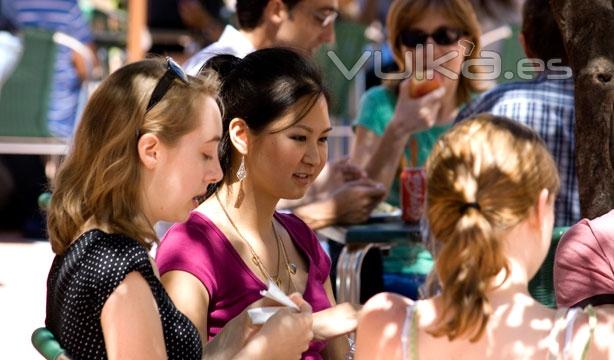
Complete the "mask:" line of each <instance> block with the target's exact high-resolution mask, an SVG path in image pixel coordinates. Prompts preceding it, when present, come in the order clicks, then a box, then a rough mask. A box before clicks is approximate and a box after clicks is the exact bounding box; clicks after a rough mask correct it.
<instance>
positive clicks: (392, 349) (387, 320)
mask: <svg viewBox="0 0 614 360" xmlns="http://www.w3.org/2000/svg"><path fill="white" fill-rule="evenodd" d="M410 304H411V300H409V299H407V298H404V297H402V296H399V295H395V294H389V293H380V294H378V295H375V296H374V297H372V298H371V299H370V300H369V301H367V303H366V304H365V306H364V307H363V309H362V310H361V312H360V315H359V318H358V329H357V332H356V354H355V357H354V358H355V359H356V360H362V359H367V360H378V359H381V360H387V359H402V356H403V351H402V349H401V331H402V329H403V321H404V320H405V309H406V308H407V305H410ZM384 330H385V331H384Z"/></svg>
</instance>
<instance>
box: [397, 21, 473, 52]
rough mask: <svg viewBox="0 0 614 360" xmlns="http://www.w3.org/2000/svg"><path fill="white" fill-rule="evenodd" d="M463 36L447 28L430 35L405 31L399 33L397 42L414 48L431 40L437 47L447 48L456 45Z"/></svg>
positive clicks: (455, 30) (461, 31)
mask: <svg viewBox="0 0 614 360" xmlns="http://www.w3.org/2000/svg"><path fill="white" fill-rule="evenodd" d="M464 35H467V32H465V31H463V30H460V29H455V28H450V27H447V26H441V27H439V28H437V29H436V30H435V31H433V32H432V33H430V34H429V33H427V32H424V31H422V30H417V29H407V30H403V31H401V34H400V35H399V41H400V43H401V44H403V45H405V46H407V47H408V48H415V47H417V46H418V45H422V46H426V42H427V41H428V39H429V38H432V39H433V41H434V42H435V44H437V45H441V46H449V45H452V44H454V43H456V42H457V41H458V40H460V38H461V37H463V36H464Z"/></svg>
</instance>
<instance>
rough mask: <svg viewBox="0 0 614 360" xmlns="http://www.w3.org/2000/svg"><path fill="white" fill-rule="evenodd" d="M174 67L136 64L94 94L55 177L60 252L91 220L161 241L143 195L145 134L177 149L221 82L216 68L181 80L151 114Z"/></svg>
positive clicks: (53, 208)
mask: <svg viewBox="0 0 614 360" xmlns="http://www.w3.org/2000/svg"><path fill="white" fill-rule="evenodd" d="M165 71H166V62H165V61H163V60H162V59H149V60H143V61H139V62H136V63H132V64H129V65H127V66H124V67H122V68H121V69H119V70H117V71H116V72H114V73H113V74H111V75H110V76H109V77H108V78H107V79H105V80H104V81H103V82H102V83H101V84H100V86H99V87H98V89H97V90H96V91H95V92H94V93H93V94H92V96H91V98H90V100H89V101H88V103H87V106H86V107H85V110H84V112H83V116H82V119H81V122H80V124H79V126H78V128H77V131H76V134H75V138H74V144H73V146H72V150H71V152H70V154H69V155H68V156H67V158H66V160H65V161H64V163H63V164H62V166H61V168H60V170H59V171H58V174H57V176H56V178H55V186H54V188H53V196H52V199H51V203H50V206H49V211H48V225H47V228H48V234H49V238H50V242H51V246H52V249H53V251H54V252H55V253H56V254H62V253H63V252H64V251H65V250H66V248H67V247H68V246H70V244H71V243H72V242H73V241H74V240H75V239H76V238H77V237H78V236H79V235H80V233H79V232H80V231H82V227H83V225H84V224H85V223H86V221H88V220H89V219H91V220H93V221H94V222H95V223H96V224H104V225H105V226H106V227H107V228H108V230H109V231H111V232H113V233H121V234H124V235H127V236H130V237H132V238H134V239H135V240H137V241H139V242H140V243H141V244H142V245H143V246H145V247H146V248H148V249H149V248H150V247H151V244H152V242H157V238H156V235H155V232H154V230H153V227H152V224H150V223H149V221H148V220H147V219H146V218H145V216H144V215H143V213H142V204H141V200H140V190H139V185H140V165H141V163H140V159H139V155H138V151H137V142H138V137H139V134H145V133H152V134H155V135H156V136H158V137H159V138H160V140H161V141H162V142H163V143H165V144H167V145H169V146H173V145H174V144H175V143H176V142H177V141H178V140H179V138H180V137H181V136H183V135H185V134H187V133H189V132H190V131H191V130H193V129H195V128H196V127H197V125H198V116H197V115H198V114H199V113H200V111H201V110H200V109H201V106H202V104H203V101H204V98H205V96H211V97H213V98H214V99H216V100H217V99H218V86H219V85H218V80H217V77H216V76H215V74H213V73H211V72H209V73H205V74H203V75H202V76H200V77H198V78H193V77H190V78H189V85H187V84H185V83H183V82H181V81H179V80H174V81H173V83H172V85H171V86H170V88H169V89H168V91H167V93H166V94H165V95H164V96H163V97H162V99H161V100H160V102H159V103H158V104H156V105H155V106H154V107H153V108H152V109H151V110H150V111H149V112H146V111H145V109H146V106H147V103H148V102H149V99H150V96H151V93H152V92H153V89H154V87H155V86H156V84H157V83H158V81H159V80H160V78H162V76H163V74H164V73H165Z"/></svg>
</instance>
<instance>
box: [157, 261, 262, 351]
mask: <svg viewBox="0 0 614 360" xmlns="http://www.w3.org/2000/svg"><path fill="white" fill-rule="evenodd" d="M162 284H163V285H164V288H165V289H166V292H167V293H168V295H169V296H170V298H171V299H172V300H173V303H174V304H175V306H176V307H177V309H179V311H181V312H182V313H183V314H184V315H185V316H187V317H188V319H190V321H192V323H193V324H194V325H195V326H196V328H197V329H198V332H199V333H200V338H201V340H202V342H203V357H206V358H207V359H230V358H232V357H233V356H234V355H236V354H237V353H238V352H239V351H240V350H241V349H242V347H243V346H244V345H245V342H246V341H247V339H248V337H249V336H250V335H251V334H252V333H253V331H254V329H252V328H251V327H250V325H251V324H250V323H249V319H248V317H247V316H246V312H245V311H244V312H242V313H241V314H240V315H238V316H237V317H235V318H234V319H232V320H231V321H229V322H228V323H227V324H226V325H225V326H224V328H223V329H222V331H221V332H220V333H219V334H218V335H217V336H215V337H214V338H213V339H212V340H211V341H208V335H207V333H208V332H207V312H208V309H209V292H208V291H207V288H206V287H205V286H204V285H203V283H202V282H201V281H200V280H198V278H196V277H195V276H194V275H192V274H190V273H188V272H186V271H179V270H174V271H169V272H167V273H165V274H164V275H163V276H162Z"/></svg>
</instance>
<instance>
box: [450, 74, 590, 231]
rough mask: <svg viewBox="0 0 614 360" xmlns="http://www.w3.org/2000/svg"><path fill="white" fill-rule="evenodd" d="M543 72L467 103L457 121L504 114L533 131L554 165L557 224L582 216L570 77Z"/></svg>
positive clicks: (502, 85) (575, 220)
mask: <svg viewBox="0 0 614 360" xmlns="http://www.w3.org/2000/svg"><path fill="white" fill-rule="evenodd" d="M547 75H548V73H542V74H541V75H540V76H538V77H537V78H535V79H533V80H530V81H523V82H511V83H506V84H501V85H498V86H496V87H495V88H493V89H491V90H490V91H488V92H486V93H484V94H482V95H481V96H479V97H478V98H476V99H475V100H474V101H472V102H471V103H469V104H468V105H467V106H466V107H465V108H464V109H463V110H461V112H460V113H459V114H458V116H457V117H456V119H455V122H458V121H460V120H462V119H465V118H467V117H471V116H474V115H477V114H479V113H481V112H487V113H491V114H493V115H497V116H505V117H508V118H510V119H513V120H516V121H519V122H521V123H523V124H525V125H527V126H529V127H530V128H532V129H533V130H535V131H536V132H537V133H538V134H539V135H540V136H541V138H542V139H543V140H544V142H545V143H546V145H547V146H548V149H549V150H550V153H551V154H552V156H553V157H554V160H555V162H556V164H557V167H558V170H559V175H560V178H561V191H560V193H559V196H558V198H557V199H556V203H555V215H556V220H555V224H556V226H568V225H572V224H575V223H576V222H578V221H579V220H580V219H581V216H580V198H579V196H578V179H577V176H576V158H575V153H576V151H575V134H574V124H575V109H574V106H575V101H574V83H573V79H571V78H569V79H556V80H555V79H548V78H547Z"/></svg>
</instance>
